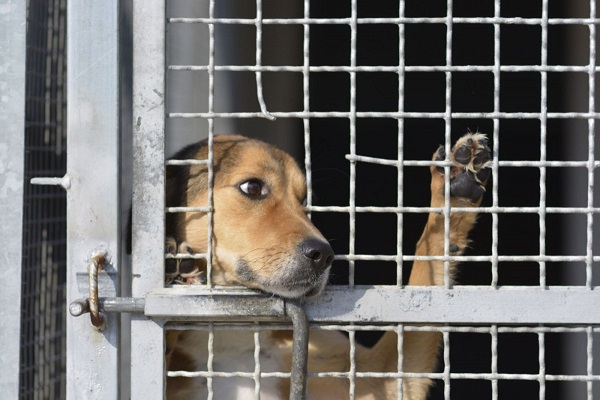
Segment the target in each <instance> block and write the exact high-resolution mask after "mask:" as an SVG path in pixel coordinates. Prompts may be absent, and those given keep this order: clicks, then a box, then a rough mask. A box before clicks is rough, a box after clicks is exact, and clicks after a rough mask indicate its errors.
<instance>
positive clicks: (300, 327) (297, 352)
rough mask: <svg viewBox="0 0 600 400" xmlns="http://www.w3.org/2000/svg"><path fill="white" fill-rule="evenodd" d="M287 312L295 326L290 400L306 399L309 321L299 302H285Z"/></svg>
mask: <svg viewBox="0 0 600 400" xmlns="http://www.w3.org/2000/svg"><path fill="white" fill-rule="evenodd" d="M285 312H286V314H287V315H288V316H289V317H290V318H291V320H292V324H293V326H294V334H293V341H294V344H293V349H292V371H291V374H292V376H291V387H290V400H304V399H306V375H307V364H308V319H307V317H306V313H305V312H304V310H303V309H302V307H301V306H300V305H299V303H298V302H297V301H294V300H288V301H286V302H285Z"/></svg>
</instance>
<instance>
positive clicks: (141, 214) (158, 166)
mask: <svg viewBox="0 0 600 400" xmlns="http://www.w3.org/2000/svg"><path fill="white" fill-rule="evenodd" d="M133 36H134V37H133V123H134V126H133V202H132V210H133V218H132V222H133V230H132V231H133V233H132V244H133V253H132V276H133V280H132V295H133V296H134V297H144V296H145V295H146V293H148V292H149V291H150V290H153V289H156V288H160V287H162V286H163V282H164V238H165V226H164V207H165V187H164V185H165V176H164V165H165V156H164V129H165V105H164V98H165V1H164V0H134V1H133ZM162 324H163V323H162V322H161V321H159V322H154V321H152V320H149V319H147V318H146V317H142V316H135V315H134V316H133V317H132V321H131V398H132V399H133V400H135V399H144V400H151V399H156V400H159V399H163V397H164V391H165V375H164V332H163V327H162Z"/></svg>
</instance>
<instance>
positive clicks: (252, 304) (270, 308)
mask: <svg viewBox="0 0 600 400" xmlns="http://www.w3.org/2000/svg"><path fill="white" fill-rule="evenodd" d="M144 313H145V315H146V316H147V317H151V318H158V319H166V320H169V321H173V320H192V319H193V320H211V321H218V320H237V321H245V320H248V321H269V320H281V319H282V318H286V312H285V302H284V300H283V299H281V298H278V297H273V296H270V295H265V294H262V293H260V292H256V291H251V290H236V289H210V288H207V287H204V286H183V285H178V286H176V287H172V288H165V289H159V290H155V291H152V292H150V293H148V295H147V296H146V304H145V310H144Z"/></svg>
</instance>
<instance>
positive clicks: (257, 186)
mask: <svg viewBox="0 0 600 400" xmlns="http://www.w3.org/2000/svg"><path fill="white" fill-rule="evenodd" d="M240 190H241V191H242V192H243V193H244V194H247V195H248V196H250V197H262V196H266V195H267V194H269V189H268V187H267V185H266V184H265V183H264V182H263V181H261V180H259V179H249V180H247V181H245V182H242V183H241V184H240Z"/></svg>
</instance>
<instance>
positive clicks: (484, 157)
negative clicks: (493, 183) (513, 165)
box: [433, 133, 492, 203]
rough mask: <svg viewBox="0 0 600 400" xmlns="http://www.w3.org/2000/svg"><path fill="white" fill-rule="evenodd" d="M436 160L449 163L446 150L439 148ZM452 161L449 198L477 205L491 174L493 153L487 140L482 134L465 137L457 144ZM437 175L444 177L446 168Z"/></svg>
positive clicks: (439, 169)
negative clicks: (461, 199) (465, 200)
mask: <svg viewBox="0 0 600 400" xmlns="http://www.w3.org/2000/svg"><path fill="white" fill-rule="evenodd" d="M433 159H434V160H436V161H444V160H445V159H446V152H445V150H444V147H443V146H440V148H439V149H438V150H437V152H436V153H435V154H434V157H433ZM449 159H450V161H451V162H452V164H453V166H452V167H451V168H450V195H451V196H452V197H462V198H466V199H468V200H469V201H471V202H473V203H476V202H478V201H479V200H480V199H481V197H482V196H483V193H484V192H485V185H486V183H487V181H488V179H489V177H490V174H491V169H490V166H491V163H492V153H491V151H490V149H489V147H488V139H487V137H486V136H485V135H483V134H480V133H469V134H466V135H464V136H463V137H461V138H460V139H458V141H457V142H456V143H455V144H454V147H453V148H452V152H451V154H450V157H449ZM437 172H438V173H440V174H442V175H443V174H444V173H445V169H444V167H437Z"/></svg>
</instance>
